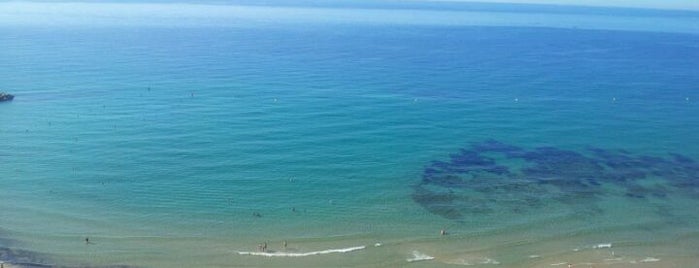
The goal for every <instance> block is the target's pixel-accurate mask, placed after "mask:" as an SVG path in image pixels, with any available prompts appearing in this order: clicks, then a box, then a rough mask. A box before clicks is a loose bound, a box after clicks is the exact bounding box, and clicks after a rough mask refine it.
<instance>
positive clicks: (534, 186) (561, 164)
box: [412, 140, 699, 220]
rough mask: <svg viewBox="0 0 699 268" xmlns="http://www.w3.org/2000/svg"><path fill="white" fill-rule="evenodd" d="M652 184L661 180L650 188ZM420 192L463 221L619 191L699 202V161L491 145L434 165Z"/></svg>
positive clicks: (429, 205)
mask: <svg viewBox="0 0 699 268" xmlns="http://www.w3.org/2000/svg"><path fill="white" fill-rule="evenodd" d="M512 163H516V164H514V165H513V164H512ZM647 179H653V180H651V182H652V183H651V184H650V185H648V184H649V183H648V182H649V180H647ZM413 188H414V192H413V194H412V198H413V200H414V201H415V202H417V203H418V204H420V205H421V206H423V207H424V208H425V209H427V210H428V211H429V212H431V213H434V214H437V215H440V216H443V217H445V218H448V219H454V220H462V219H464V217H466V216H468V215H469V214H474V213H491V212H494V211H496V210H497V211H502V210H509V211H510V212H513V213H524V212H526V211H528V210H530V209H532V208H537V207H540V206H542V205H543V204H546V203H547V202H551V201H558V202H560V203H562V204H571V205H574V204H581V203H586V204H589V203H590V202H594V201H595V200H596V199H597V198H599V197H601V196H605V195H615V194H616V195H618V196H620V197H625V198H631V199H634V200H646V199H648V198H657V199H663V198H666V197H667V196H668V195H670V194H671V193H679V194H685V195H686V196H689V197H691V198H697V199H699V163H697V162H696V161H695V160H693V159H691V158H689V157H687V156H684V155H680V154H675V153H672V154H669V155H668V156H666V157H660V156H647V155H636V154H633V153H631V152H629V151H625V150H606V149H601V148H589V149H587V150H584V151H581V152H577V151H572V150H565V149H561V148H556V147H540V148H534V149H524V148H521V147H517V146H514V145H509V144H505V143H502V142H499V141H496V140H486V141H483V142H479V143H473V144H471V146H469V147H467V148H463V149H460V150H459V151H458V152H457V153H455V154H451V155H449V160H448V161H432V162H431V163H430V164H429V165H427V166H426V167H425V168H424V170H423V173H422V180H421V181H420V183H418V184H417V185H415V186H414V187H413ZM610 188H613V189H618V190H617V191H613V190H612V191H610Z"/></svg>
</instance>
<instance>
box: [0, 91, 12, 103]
mask: <svg viewBox="0 0 699 268" xmlns="http://www.w3.org/2000/svg"><path fill="white" fill-rule="evenodd" d="M14 98H15V96H13V95H12V94H6V93H0V102H2V101H11V100H12V99H14Z"/></svg>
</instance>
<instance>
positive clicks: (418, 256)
mask: <svg viewBox="0 0 699 268" xmlns="http://www.w3.org/2000/svg"><path fill="white" fill-rule="evenodd" d="M429 260H434V257H432V256H430V255H427V254H425V253H422V252H420V251H417V250H413V257H412V258H407V259H406V261H408V262H416V261H429Z"/></svg>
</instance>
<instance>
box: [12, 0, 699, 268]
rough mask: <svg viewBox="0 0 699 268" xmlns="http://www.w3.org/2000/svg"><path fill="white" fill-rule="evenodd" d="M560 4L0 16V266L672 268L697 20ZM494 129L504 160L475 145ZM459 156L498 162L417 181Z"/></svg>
mask: <svg viewBox="0 0 699 268" xmlns="http://www.w3.org/2000/svg"><path fill="white" fill-rule="evenodd" d="M126 6H128V5H126ZM156 7H157V6H156ZM200 8H202V9H210V7H206V6H202V7H200ZM258 8H261V7H258ZM224 9H225V8H224ZM270 12H271V11H270ZM275 12H276V11H275ZM336 12H341V11H336ZM348 12H357V11H352V10H350V11H348ZM372 12H375V11H374V10H372ZM384 12H389V11H384ZM425 12H427V11H425ZM429 12H436V11H429ZM429 14H431V13H427V15H425V14H423V15H424V16H428V15H429ZM450 14H451V13H450ZM480 14H481V15H482V16H483V17H487V18H495V19H497V21H508V20H507V18H510V17H507V16H511V15H507V14H503V15H498V14H496V15H492V14H490V13H480ZM452 15H453V16H456V15H458V14H452ZM462 15H463V14H462ZM525 15H526V14H525ZM559 15H560V14H548V15H546V16H551V17H547V18H548V19H543V20H544V21H546V24H545V25H544V26H547V27H531V26H535V25H522V24H520V23H518V22H516V23H512V25H509V26H508V25H492V23H490V22H492V20H485V21H484V20H482V19H481V20H476V21H475V22H469V23H444V22H442V21H440V20H438V19H435V23H420V24H417V25H416V24H412V23H403V22H396V21H399V20H400V19H395V18H393V19H392V18H387V20H388V21H389V23H381V22H380V20H379V19H377V21H372V22H356V21H352V20H351V19H348V20H349V22H346V23H341V22H337V21H335V22H333V23H330V24H328V23H327V21H323V20H319V21H316V20H299V21H296V20H295V21H294V23H288V20H291V19H290V18H285V20H282V21H281V22H274V21H264V22H260V21H258V20H253V21H248V20H243V21H242V22H240V23H237V24H235V25H229V24H226V23H220V22H218V23H212V22H211V21H209V20H205V22H206V23H202V24H199V23H191V21H192V20H193V21H197V19H200V18H196V17H195V18H194V19H192V20H188V21H186V22H185V23H184V24H183V25H180V24H175V25H170V26H163V25H158V23H143V25H142V26H138V25H132V24H131V23H135V22H134V21H127V22H126V23H124V24H123V25H122V24H110V23H113V22H109V21H107V22H105V21H100V22H101V23H104V24H107V26H105V25H96V26H95V25H80V24H79V23H77V24H78V25H73V24H70V23H69V24H70V25H68V26H66V25H60V24H59V25H35V24H32V23H26V24H22V25H19V26H18V25H13V24H12V23H7V22H5V24H3V25H5V26H3V27H0V36H1V37H0V58H2V60H1V61H0V70H2V72H0V89H2V90H3V91H8V92H11V93H13V94H15V95H16V98H15V100H14V101H12V102H9V103H0V113H1V114H2V119H3V120H2V123H0V160H1V161H0V189H1V190H2V192H1V193H0V199H2V202H0V249H1V250H2V251H0V253H2V254H0V260H5V261H7V262H11V263H24V262H26V263H43V264H62V265H87V266H98V267H101V266H109V265H126V266H139V267H141V266H144V267H178V266H179V267H183V266H200V267H239V266H299V267H303V266H316V267H318V266H321V267H324V266H360V267H366V266H403V265H410V266H417V267H419V266H442V265H448V264H451V265H481V266H492V265H498V266H503V267H551V266H550V265H551V264H560V263H569V262H570V263H575V264H585V263H588V264H589V263H592V264H594V265H597V266H602V267H605V266H614V265H616V266H615V267H618V266H622V267H623V266H631V267H636V266H638V267H673V266H676V267H688V266H687V265H689V264H692V263H695V262H696V261H697V260H698V259H699V258H697V252H696V248H698V247H699V228H697V227H696V224H694V223H696V222H697V220H699V219H697V218H698V216H699V212H698V211H697V210H696V206H697V204H699V184H698V183H699V182H698V180H699V175H698V174H699V164H697V162H694V161H695V160H699V136H697V135H696V133H697V132H698V131H699V121H697V120H696V119H697V116H699V105H697V101H699V95H698V94H697V92H699V91H697V85H699V64H698V63H697V62H698V61H697V59H699V46H698V45H697V44H699V35H697V32H694V29H692V28H691V26H687V25H692V23H693V22H695V21H696V20H697V17H696V16H693V15H692V14H689V15H685V16H684V17H680V18H674V19H672V20H673V23H671V24H662V23H659V24H654V23H652V22H653V21H654V20H658V21H666V20H671V18H668V17H662V16H661V17H653V16H650V17H640V18H639V17H633V18H632V19H631V22H629V20H628V19H626V18H616V17H614V16H603V15H600V14H592V15H590V14H578V15H577V16H582V17H585V18H587V19H588V20H589V21H588V22H594V21H601V22H604V23H599V24H596V25H594V27H582V28H588V29H576V28H573V27H568V26H569V25H567V24H565V23H564V24H562V25H556V23H555V22H556V21H557V20H558V19H559V17H558V16H559ZM537 16H539V15H537ZM546 16H544V17H546ZM596 16H603V17H604V19H601V20H596V19H595V18H596ZM224 17H225V16H224ZM350 17H351V16H350ZM457 17H458V16H457ZM226 18H227V17H226ZM517 18H518V17H517ZM226 20H229V21H227V22H230V18H227V19H226ZM340 20H342V19H340ZM57 21H62V20H57ZM135 21H136V22H139V21H138V20H135ZM515 21H516V19H515ZM610 21H611V22H613V23H610ZM636 21H643V24H636ZM472 24H475V25H472ZM496 24H499V23H496ZM650 24H653V25H655V26H654V27H657V29H656V28H652V29H637V28H635V27H642V26H643V25H650ZM663 25H665V26H663ZM674 25H684V26H685V27H684V28H682V27H680V28H676V27H674ZM556 26H559V27H556ZM663 27H665V28H663ZM642 28H643V27H642ZM678 29H679V30H678ZM493 141H497V143H498V144H504V145H508V146H516V147H518V148H519V149H518V150H520V152H525V154H518V155H515V156H512V155H510V156H508V155H507V154H503V153H501V152H496V151H487V150H484V151H478V150H476V149H474V148H476V147H474V146H477V145H478V144H482V143H483V142H486V143H488V144H491V143H493ZM474 144H475V145H474ZM543 147H546V148H549V150H546V149H537V148H543ZM550 148H554V150H551V149H550ZM593 148H597V149H593ZM462 149H463V150H469V151H473V150H475V151H478V156H479V157H486V158H487V159H486V162H487V161H489V160H492V161H494V163H490V164H486V165H485V166H487V167H492V166H493V165H499V166H504V167H505V168H507V169H508V170H509V171H511V172H512V174H510V175H506V176H505V175H502V174H496V172H491V171H487V172H483V171H482V170H481V171H477V172H475V173H469V172H470V171H469V172H463V171H462V172H457V171H450V174H451V175H453V176H456V177H458V179H456V180H457V181H456V182H455V181H454V179H453V177H449V178H452V180H445V183H442V182H440V181H439V180H431V179H429V178H427V175H428V173H430V171H428V169H430V168H431V167H434V165H435V163H439V161H442V163H452V164H450V165H451V167H454V168H457V169H458V168H466V169H469V168H474V167H476V168H481V167H482V166H483V165H479V164H474V163H475V162H477V161H476V160H478V159H476V160H474V158H471V159H470V160H468V159H467V161H466V162H465V163H462V162H459V163H456V164H455V162H450V161H452V160H450V159H451V158H450V155H453V154H457V153H459V151H460V150H462ZM526 152H528V153H533V152H542V153H540V154H529V156H527V154H526ZM571 155H574V156H571ZM577 156H582V158H577ZM604 156H607V157H606V158H605V157H604ZM624 156H626V157H628V158H624V159H626V160H623V159H622V160H619V159H620V158H623V157H624ZM476 158H478V157H476ZM629 158H630V159H631V160H628V159H629ZM488 159H489V160H488ZM481 160H482V159H481ZM635 160H639V161H640V160H643V161H641V162H640V163H639V162H638V161H636V162H634V161H635ZM435 161H437V162H435ZM469 161H471V162H469ZM614 161H617V162H614ZM619 161H621V162H619ZM644 161H645V162H644ZM457 162H458V161H457ZM537 163H538V164H540V165H541V166H539V168H538V169H537V166H536V164H537ZM437 165H439V164H437ZM615 165H617V166H619V165H621V166H624V167H626V168H627V169H622V168H616V169H615V168H613V167H612V166H615ZM542 166H545V167H546V168H543V167H542ZM598 167H601V170H595V168H598ZM634 172H635V173H634ZM638 172H641V173H638ZM644 172H645V173H644ZM476 173H477V174H476ZM580 174H583V175H580ZM589 174H593V175H589ZM620 176H622V177H623V178H622V177H620ZM589 177H594V178H589ZM440 178H446V177H440ZM590 179H594V183H593V182H591V181H590ZM542 181H543V182H542ZM561 181H562V182H563V183H564V184H557V183H555V182H561ZM581 181H583V182H584V186H581V185H579V184H578V182H581ZM454 182H455V183H454ZM440 183H441V184H440ZM435 187H436V188H435ZM425 189H427V190H429V191H430V192H429V193H430V195H427V197H428V198H425V195H421V193H424V191H425ZM445 200H447V201H445ZM454 200H456V201H454ZM454 211H457V212H458V213H456V214H455V213H454ZM442 229H445V230H446V231H447V232H448V235H447V236H443V237H442V236H440V235H439V231H440V230H442ZM85 237H89V239H90V241H91V243H90V244H85V242H84V239H85ZM265 241H267V242H268V244H269V248H270V252H269V253H270V254H271V255H273V256H265V255H264V254H259V252H257V251H258V250H257V247H258V245H259V244H260V243H263V242H265ZM283 241H287V244H288V246H287V248H286V249H284V248H283V246H282V243H283ZM377 243H378V244H377ZM332 249H344V250H339V251H338V252H335V251H332ZM328 250H331V251H328ZM241 252H242V253H252V255H245V254H240V253H241ZM315 253H318V254H317V255H313V254H315ZM321 253H323V254H321ZM256 254H257V255H256ZM275 254H276V255H285V256H287V257H284V256H274V255H275ZM294 254H297V255H302V256H298V257H289V256H291V255H294ZM425 256H432V257H434V259H433V260H427V259H425V260H423V261H420V262H410V261H409V260H418V259H420V258H418V257H425ZM648 265H650V266H648Z"/></svg>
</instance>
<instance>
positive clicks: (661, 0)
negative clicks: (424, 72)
mask: <svg viewBox="0 0 699 268" xmlns="http://www.w3.org/2000/svg"><path fill="white" fill-rule="evenodd" d="M408 1H435V2H487V3H518V4H553V5H580V6H610V7H630V8H659V9H683V10H699V0H476V1H473V0H470V1H468V0H408Z"/></svg>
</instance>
